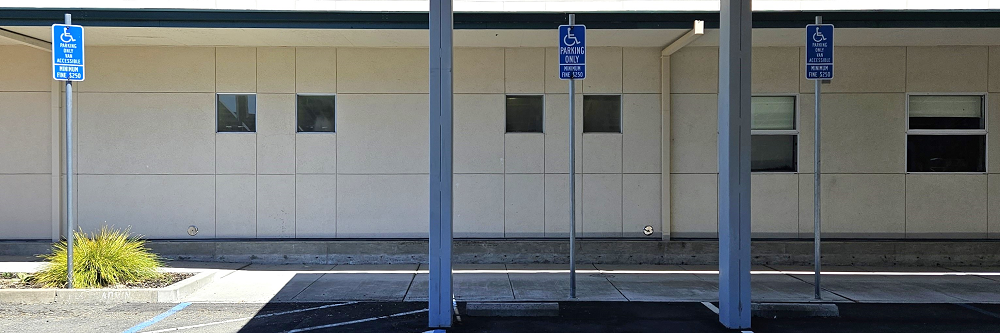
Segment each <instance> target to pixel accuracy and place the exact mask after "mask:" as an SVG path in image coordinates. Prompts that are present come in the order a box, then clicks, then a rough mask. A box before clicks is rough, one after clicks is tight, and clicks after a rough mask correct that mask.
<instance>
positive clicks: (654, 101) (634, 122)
mask: <svg viewBox="0 0 1000 333" xmlns="http://www.w3.org/2000/svg"><path fill="white" fill-rule="evenodd" d="M622 98H623V101H622V136H623V137H622V169H623V170H624V172H625V173H657V174H658V173H660V172H661V170H660V161H661V159H660V141H661V139H662V138H661V136H660V135H661V134H660V120H661V119H660V118H661V117H662V115H661V111H660V107H661V106H660V95H658V94H657V95H651V94H626V95H624V96H623V97H622Z"/></svg>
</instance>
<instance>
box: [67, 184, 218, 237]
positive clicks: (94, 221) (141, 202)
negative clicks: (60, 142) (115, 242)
mask: <svg viewBox="0 0 1000 333" xmlns="http://www.w3.org/2000/svg"><path fill="white" fill-rule="evenodd" d="M215 177H216V176H214V175H79V176H78V178H77V179H78V183H79V186H78V192H77V194H78V196H77V200H78V202H77V206H78V208H77V211H78V214H77V225H79V227H80V228H82V229H83V230H84V231H87V232H93V231H95V230H98V229H100V228H101V226H103V225H110V226H114V227H116V228H126V227H131V232H132V233H134V234H139V235H142V236H143V237H145V238H152V239H157V238H160V239H164V238H165V239H206V238H214V237H216V233H215V231H216V227H215V213H216V210H215V198H216V191H215ZM191 225H193V226H196V227H197V228H198V234H197V235H195V236H190V235H188V226H191Z"/></svg>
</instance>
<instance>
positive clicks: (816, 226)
mask: <svg viewBox="0 0 1000 333" xmlns="http://www.w3.org/2000/svg"><path fill="white" fill-rule="evenodd" d="M822 23H823V17H822V16H816V24H822ZM820 81H821V80H815V81H814V82H815V84H816V114H815V117H816V118H815V121H814V123H815V125H816V130H815V133H813V134H814V135H815V139H814V140H813V152H814V153H813V252H814V253H813V263H814V267H813V268H814V269H815V270H816V272H815V280H816V281H814V282H815V283H813V286H814V289H815V290H814V291H815V293H816V295H815V296H816V299H821V298H822V296H821V295H820V284H819V283H820V253H819V247H820V231H821V230H820V215H819V208H820V201H819V193H820V188H819V177H820V176H819V172H820V168H819V166H820V153H819V139H820V135H819V134H820V126H819V95H820Z"/></svg>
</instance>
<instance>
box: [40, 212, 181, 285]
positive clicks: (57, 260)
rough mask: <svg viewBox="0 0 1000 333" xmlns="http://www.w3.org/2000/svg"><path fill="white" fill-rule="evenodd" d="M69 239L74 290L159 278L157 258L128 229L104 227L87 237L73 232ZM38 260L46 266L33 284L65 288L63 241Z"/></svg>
mask: <svg viewBox="0 0 1000 333" xmlns="http://www.w3.org/2000/svg"><path fill="white" fill-rule="evenodd" d="M73 237H74V240H73V287H74V288H100V287H107V286H113V285H118V284H122V283H129V282H137V281H143V280H147V279H154V278H157V277H159V276H160V273H158V272H157V268H159V267H160V266H162V263H161V262H160V258H159V257H158V256H157V255H156V254H154V253H152V252H149V249H147V248H146V247H145V244H146V241H144V240H142V239H140V238H139V237H138V236H135V237H131V236H129V229H125V230H117V229H112V228H109V227H107V226H104V227H102V228H101V230H100V231H98V232H97V233H94V234H91V235H87V234H86V233H84V232H83V231H82V230H81V231H75V232H73ZM40 257H42V258H44V259H45V261H47V262H48V263H49V264H48V265H46V266H45V267H43V268H42V270H40V271H39V272H38V273H36V274H35V276H34V278H35V281H36V282H37V283H39V284H42V285H45V286H48V287H64V286H66V242H65V241H64V242H62V243H58V244H56V245H54V246H53V247H52V253H51V254H47V255H41V256H40Z"/></svg>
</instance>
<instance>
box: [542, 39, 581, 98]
mask: <svg viewBox="0 0 1000 333" xmlns="http://www.w3.org/2000/svg"><path fill="white" fill-rule="evenodd" d="M544 65H545V93H547V94H568V93H569V82H568V81H566V80H561V79H559V49H557V48H554V47H550V48H545V64H544ZM588 69H589V68H588ZM588 75H589V73H588ZM587 80H590V78H588V79H587ZM587 80H584V81H587ZM575 90H576V92H577V93H581V92H583V82H581V81H576V89H575ZM567 98H568V97H567Z"/></svg>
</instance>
